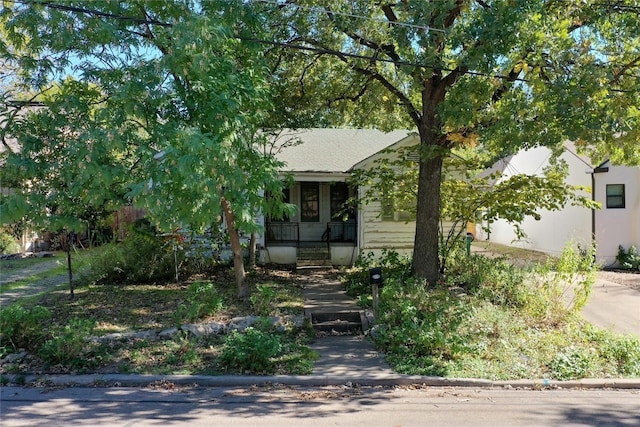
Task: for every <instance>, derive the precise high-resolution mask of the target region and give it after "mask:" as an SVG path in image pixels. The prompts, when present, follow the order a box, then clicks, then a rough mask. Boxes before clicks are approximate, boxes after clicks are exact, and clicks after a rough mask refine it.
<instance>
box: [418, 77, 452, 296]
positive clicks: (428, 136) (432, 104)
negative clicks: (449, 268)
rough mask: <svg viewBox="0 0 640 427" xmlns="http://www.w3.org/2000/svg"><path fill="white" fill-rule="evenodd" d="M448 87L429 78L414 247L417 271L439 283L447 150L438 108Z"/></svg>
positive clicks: (422, 125)
mask: <svg viewBox="0 0 640 427" xmlns="http://www.w3.org/2000/svg"><path fill="white" fill-rule="evenodd" d="M445 93H446V86H445V85H444V84H443V81H442V80H440V79H439V77H438V76H433V77H432V78H431V79H429V80H426V81H425V88H424V90H423V92H422V117H421V119H420V121H419V123H418V132H419V134H420V171H419V175H418V200H417V210H416V235H415V241H414V249H413V264H412V270H413V274H414V276H415V277H417V278H421V279H425V280H426V281H427V284H428V285H430V286H435V284H436V283H437V281H438V278H439V277H440V259H439V229H440V193H441V189H440V184H441V182H442V164H443V157H444V155H445V154H444V153H445V152H446V150H445V149H444V147H442V146H441V145H440V143H441V142H442V141H441V139H440V136H441V127H442V124H441V123H440V121H439V119H438V114H437V107H438V105H439V104H440V103H441V102H442V101H443V100H444V97H445Z"/></svg>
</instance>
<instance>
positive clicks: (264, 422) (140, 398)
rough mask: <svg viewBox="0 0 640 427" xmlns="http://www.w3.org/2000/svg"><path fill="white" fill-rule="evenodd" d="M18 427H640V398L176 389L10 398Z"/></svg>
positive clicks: (633, 394) (8, 420) (473, 391)
mask: <svg viewBox="0 0 640 427" xmlns="http://www.w3.org/2000/svg"><path fill="white" fill-rule="evenodd" d="M0 393H1V395H0V397H1V398H0V412H1V414H2V415H1V416H0V421H1V424H2V426H3V427H15V426H47V427H51V426H76V425H78V426H79V425H92V426H122V427H124V426H126V427H134V426H135V427H139V426H159V425H163V426H164V425H166V426H169V425H170V426H183V425H184V426H186V425H188V426H196V427H197V426H231V427H233V426H258V425H259V426H261V427H269V426H274V427H293V426H295V427H299V426H301V425H304V426H305V427H316V426H317V427H320V426H322V427H325V426H389V427H400V426H402V427H407V426H425V425H429V426H475V427H484V426H487V427H489V426H491V427H497V426H638V425H640V390H560V389H555V390H538V391H535V390H515V389H509V390H507V389H482V388H449V387H424V388H413V389H410V388H398V387H390V388H383V387H364V388H360V387H350V386H339V387H335V386H333V387H319V388H296V387H291V386H279V385H277V384H271V385H268V386H266V387H233V388H206V387H204V388H203V387H193V388H190V387H177V386H176V387H175V388H174V387H171V385H170V384H166V383H165V384H164V385H163V386H162V387H159V388H64V389H44V388H19V387H3V388H2V389H1V390H0Z"/></svg>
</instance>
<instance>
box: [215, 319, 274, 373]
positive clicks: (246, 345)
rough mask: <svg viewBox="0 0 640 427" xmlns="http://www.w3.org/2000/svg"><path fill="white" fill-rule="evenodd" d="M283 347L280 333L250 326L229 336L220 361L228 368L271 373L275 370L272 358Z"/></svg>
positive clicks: (245, 371) (243, 371) (244, 371)
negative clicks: (272, 332)
mask: <svg viewBox="0 0 640 427" xmlns="http://www.w3.org/2000/svg"><path fill="white" fill-rule="evenodd" d="M282 349H283V346H282V342H281V340H280V336H279V335H275V334H271V333H269V332H264V331H261V330H259V329H256V328H254V327H249V328H247V329H245V330H244V332H238V331H233V333H232V334H231V335H229V336H227V338H226V340H225V343H224V347H223V349H222V354H221V355H220V363H221V365H222V366H223V367H224V368H226V369H232V370H238V371H240V372H242V373H256V374H270V373H273V372H275V365H274V363H273V362H272V358H274V357H276V356H277V355H279V354H280V353H281V352H282Z"/></svg>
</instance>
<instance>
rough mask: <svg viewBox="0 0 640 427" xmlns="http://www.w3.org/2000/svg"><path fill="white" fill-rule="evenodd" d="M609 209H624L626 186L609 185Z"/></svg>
mask: <svg viewBox="0 0 640 427" xmlns="http://www.w3.org/2000/svg"><path fill="white" fill-rule="evenodd" d="M607 208H624V184H607Z"/></svg>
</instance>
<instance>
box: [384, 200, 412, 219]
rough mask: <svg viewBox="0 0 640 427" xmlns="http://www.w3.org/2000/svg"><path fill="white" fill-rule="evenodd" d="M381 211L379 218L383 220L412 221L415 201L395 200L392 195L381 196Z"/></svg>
mask: <svg viewBox="0 0 640 427" xmlns="http://www.w3.org/2000/svg"><path fill="white" fill-rule="evenodd" d="M380 203H381V205H382V206H381V207H382V211H381V213H380V218H381V219H382V220H383V221H404V222H407V221H414V220H415V214H414V213H413V212H415V202H414V203H412V202H410V201H406V200H405V201H397V200H394V199H393V197H389V196H386V197H383V198H382V200H381V202H380Z"/></svg>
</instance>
